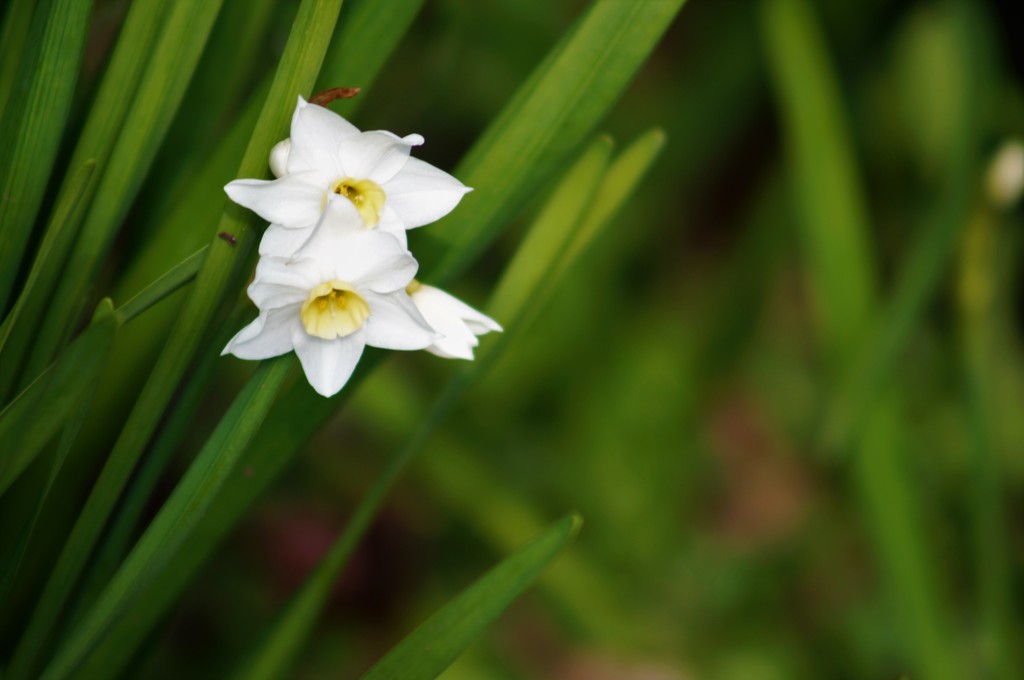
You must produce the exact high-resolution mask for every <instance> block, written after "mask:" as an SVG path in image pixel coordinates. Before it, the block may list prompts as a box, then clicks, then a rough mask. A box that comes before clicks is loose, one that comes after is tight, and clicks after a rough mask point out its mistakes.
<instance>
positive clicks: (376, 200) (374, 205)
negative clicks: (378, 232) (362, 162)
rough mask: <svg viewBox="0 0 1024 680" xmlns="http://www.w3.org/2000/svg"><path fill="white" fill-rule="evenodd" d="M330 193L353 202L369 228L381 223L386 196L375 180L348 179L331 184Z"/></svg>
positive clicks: (325, 197) (325, 198)
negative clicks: (381, 212)
mask: <svg viewBox="0 0 1024 680" xmlns="http://www.w3.org/2000/svg"><path fill="white" fill-rule="evenodd" d="M329 191H330V193H335V194H338V195H339V196H344V197H345V198H347V199H348V200H350V201H352V205H354V206H355V207H356V210H358V211H359V215H360V216H361V217H362V218H363V224H364V225H365V226H366V227H367V228H369V227H375V226H377V223H378V222H380V211H381V210H383V209H384V199H385V198H386V195H385V194H384V190H383V189H381V188H380V185H378V184H377V183H376V182H374V181H373V180H369V179H352V178H351V177H346V178H345V179H339V180H337V181H335V182H334V183H333V184H331V188H330V190H329ZM326 204H327V196H324V205H326Z"/></svg>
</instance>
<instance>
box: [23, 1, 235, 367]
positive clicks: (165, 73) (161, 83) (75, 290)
mask: <svg viewBox="0 0 1024 680" xmlns="http://www.w3.org/2000/svg"><path fill="white" fill-rule="evenodd" d="M222 2H223V0H179V1H178V2H175V3H172V6H171V9H170V14H169V16H168V17H167V19H166V22H165V23H164V24H163V26H162V30H161V31H160V32H159V34H158V40H157V44H156V46H155V48H154V49H153V57H152V59H151V60H150V62H149V65H148V67H147V68H146V71H145V74H144V75H143V76H142V80H141V83H140V85H139V89H138V92H137V93H136V96H135V100H134V103H133V105H132V108H131V110H130V112H129V114H128V115H127V116H126V118H125V121H124V126H123V128H122V130H121V133H120V135H119V137H118V139H117V143H116V144H115V145H114V148H113V150H112V152H111V154H110V162H109V165H108V166H107V168H106V170H105V171H104V172H103V177H102V178H101V180H100V183H99V186H98V187H97V189H96V195H95V196H94V198H93V202H92V205H91V206H90V210H89V213H88V215H86V217H85V222H84V223H83V224H82V228H81V232H80V233H79V235H78V240H77V241H76V242H75V247H74V249H73V250H72V251H71V254H70V256H69V258H68V262H67V264H66V265H65V267H64V269H63V271H62V274H61V282H60V285H61V288H62V289H63V290H66V291H67V294H66V295H59V296H54V297H53V300H52V303H51V306H50V309H49V310H48V312H47V315H46V318H45V319H44V321H43V324H42V326H41V329H40V333H39V338H38V342H37V344H36V347H35V348H34V350H33V352H32V357H31V360H30V361H29V364H28V366H27V367H26V375H27V377H29V378H31V376H32V372H33V371H34V370H38V369H39V368H40V367H41V366H44V365H46V364H47V363H48V362H49V361H50V359H51V358H52V356H53V353H54V352H55V351H56V350H57V349H58V347H59V345H60V344H61V343H63V342H64V341H65V340H66V338H67V337H68V335H69V334H70V333H71V331H72V329H73V326H74V323H75V321H76V320H77V318H78V316H79V315H80V314H81V310H82V308H83V305H84V303H85V302H86V301H87V300H88V296H89V294H90V292H91V291H92V281H93V279H94V278H95V276H96V273H97V271H98V269H99V267H100V264H101V263H102V260H103V258H104V257H105V256H106V253H107V251H108V250H109V248H110V245H111V243H112V241H113V238H114V236H115V234H116V233H117V229H118V227H119V226H120V224H121V222H122V221H123V220H124V218H125V216H126V215H127V214H128V210H129V208H130V207H131V202H132V200H133V199H134V198H135V196H136V194H137V193H138V191H139V189H140V188H141V187H142V180H143V178H144V177H145V176H146V172H147V171H148V169H149V167H150V165H151V163H152V162H153V159H154V158H155V157H156V153H157V151H158V150H159V148H160V143H161V141H162V140H163V138H164V136H165V135H166V134H167V130H168V128H169V127H170V125H171V122H172V121H173V119H174V114H175V112H176V111H177V110H178V106H179V104H180V103H181V100H182V98H183V97H184V95H185V88H186V87H187V86H188V83H189V80H190V79H191V77H192V73H193V71H194V70H195V66H196V64H197V63H198V61H199V57H200V55H201V54H202V51H203V48H204V47H205V45H206V39H207V38H208V37H209V35H210V30H211V29H212V28H213V22H214V20H215V19H216V18H217V13H218V12H219V11H220V6H221V3H222Z"/></svg>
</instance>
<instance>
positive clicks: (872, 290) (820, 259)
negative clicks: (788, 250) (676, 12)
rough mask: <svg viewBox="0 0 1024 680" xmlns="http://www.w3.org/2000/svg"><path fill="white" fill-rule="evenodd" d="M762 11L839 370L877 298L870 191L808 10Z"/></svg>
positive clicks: (810, 254)
mask: <svg viewBox="0 0 1024 680" xmlns="http://www.w3.org/2000/svg"><path fill="white" fill-rule="evenodd" d="M763 9H764V22H765V27H766V32H767V40H768V50H769V56H770V57H771V59H770V62H769V63H770V65H771V66H772V75H773V76H774V83H775V88H776V90H777V92H778V94H777V99H778V102H779V106H780V107H781V108H782V114H783V123H784V125H785V133H786V140H787V145H786V150H787V152H788V154H789V158H788V159H787V160H788V162H789V165H790V170H791V176H792V177H793V179H794V182H793V190H794V192H795V196H794V205H795V206H796V209H797V212H798V213H799V216H800V223H801V226H802V227H803V228H802V229H800V231H799V235H800V238H801V241H802V243H801V245H802V246H803V249H804V251H805V252H806V253H807V255H806V261H807V266H808V269H809V271H808V274H807V276H808V279H809V284H810V285H809V286H808V287H809V289H810V291H811V293H812V295H813V296H814V297H813V303H814V306H815V316H816V317H817V318H818V319H819V320H820V323H819V329H818V332H819V334H820V335H821V344H822V345H823V346H824V347H825V348H826V350H825V351H826V352H827V362H828V364H829V366H830V367H831V369H832V371H833V372H835V371H838V370H839V367H840V366H841V365H843V362H844V361H848V357H850V356H852V355H853V354H854V353H855V352H856V351H857V348H858V347H859V346H860V343H861V341H862V340H863V338H864V334H865V332H866V330H867V328H868V325H869V323H870V321H871V315H872V314H873V312H874V307H875V303H876V299H877V291H876V283H875V279H876V272H875V271H874V265H873V261H872V258H871V255H870V253H871V247H870V243H869V241H868V239H869V234H870V233H871V230H870V228H869V223H868V213H867V208H866V204H865V200H864V198H863V195H864V191H863V188H862V186H861V182H860V178H859V177H858V175H857V173H856V169H855V168H856V164H855V159H854V153H853V148H852V145H851V142H850V137H849V134H848V133H847V124H846V120H845V115H844V114H843V111H844V105H843V102H842V98H841V96H840V93H839V91H838V85H837V84H836V83H835V80H834V78H833V77H832V74H831V73H830V72H829V70H828V60H827V53H826V50H825V45H824V43H823V40H822V38H821V36H820V34H819V33H818V31H817V26H816V25H814V18H813V17H812V16H810V10H809V8H808V7H807V6H806V3H804V2H802V1H798V0H794V1H790V0H778V1H770V2H764V3H763ZM825 225H827V226H825Z"/></svg>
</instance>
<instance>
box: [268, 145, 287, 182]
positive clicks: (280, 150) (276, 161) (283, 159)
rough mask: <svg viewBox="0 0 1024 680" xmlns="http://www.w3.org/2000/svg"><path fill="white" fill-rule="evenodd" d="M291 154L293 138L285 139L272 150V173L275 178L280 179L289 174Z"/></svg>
mask: <svg viewBox="0 0 1024 680" xmlns="http://www.w3.org/2000/svg"><path fill="white" fill-rule="evenodd" d="M291 152H292V138H291V137H285V138H284V139H283V140H281V141H280V142H278V143H277V144H275V145H274V148H273V149H271V150H270V172H272V173H274V177H278V178H280V177H284V176H285V175H287V174H288V156H289V154H291Z"/></svg>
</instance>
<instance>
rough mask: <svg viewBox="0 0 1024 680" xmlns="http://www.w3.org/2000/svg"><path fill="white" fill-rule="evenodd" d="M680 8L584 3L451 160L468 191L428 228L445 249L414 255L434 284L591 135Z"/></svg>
mask: <svg viewBox="0 0 1024 680" xmlns="http://www.w3.org/2000/svg"><path fill="white" fill-rule="evenodd" d="M682 5H683V0H634V1H633V2H622V1H621V0H597V2H595V3H594V4H593V5H592V6H591V7H590V9H589V10H588V11H587V13H586V15H585V16H584V17H583V18H582V19H581V21H580V22H579V23H578V24H577V26H576V28H575V29H574V30H573V31H572V32H570V33H569V34H567V35H566V37H565V38H564V39H563V40H562V42H561V43H560V44H559V45H558V46H557V47H556V48H555V49H554V50H553V51H552V53H551V54H550V56H549V57H548V58H547V60H546V61H545V62H544V64H542V65H541V67H540V68H539V69H538V70H537V71H536V72H535V73H534V74H533V76H532V77H531V78H530V80H529V81H527V83H526V84H525V85H524V86H523V87H521V88H520V89H519V91H518V92H517V94H516V96H515V98H514V99H513V100H512V101H511V102H510V103H509V104H508V106H506V107H505V109H504V110H503V111H502V113H501V115H500V116H499V117H498V119H497V120H495V122H494V123H493V124H492V125H491V126H490V127H488V129H487V131H486V132H485V133H484V135H483V137H482V138H481V139H480V140H479V141H478V142H477V143H476V144H475V145H474V146H473V149H472V150H471V151H470V153H469V155H468V156H467V157H466V158H465V160H463V162H462V163H461V164H460V166H459V169H458V171H457V173H456V174H457V175H458V176H459V177H460V178H461V179H462V180H463V181H464V182H465V183H466V184H467V185H469V186H472V187H474V188H475V191H474V192H473V193H472V194H469V195H468V196H466V198H465V199H464V200H463V201H462V203H461V204H460V206H459V211H458V214H457V215H451V216H449V217H448V218H446V219H444V220H442V221H441V222H440V223H438V224H437V225H434V226H432V227H431V229H430V232H429V233H430V235H431V236H432V237H434V238H436V239H438V240H439V241H440V242H441V243H442V244H443V246H444V252H443V254H440V256H439V257H438V256H435V258H434V260H433V261H432V260H431V258H430V257H422V258H421V261H423V263H424V268H426V269H427V270H428V271H429V272H430V274H431V276H432V277H433V278H434V279H435V280H437V281H439V282H440V283H442V284H443V283H447V282H448V281H449V280H451V279H452V278H453V277H455V276H456V275H458V274H459V273H460V272H461V271H462V270H463V269H464V268H465V267H466V266H467V265H468V264H469V263H470V262H471V261H472V260H473V259H474V258H475V257H477V256H478V255H479V254H480V253H481V252H482V251H483V249H484V248H485V247H486V246H487V245H488V244H489V243H490V242H491V241H492V240H493V239H494V238H495V237H496V236H497V235H498V233H499V230H500V228H501V226H502V225H503V224H504V223H505V222H504V220H502V219H499V216H508V215H509V214H511V215H515V214H516V213H517V212H518V208H520V207H521V206H522V205H524V204H525V203H526V202H527V200H528V199H529V197H530V196H531V195H532V194H534V193H536V192H537V191H538V190H540V189H541V188H542V187H543V186H544V183H545V182H547V181H548V179H549V178H550V177H551V176H552V175H553V174H554V172H555V171H556V170H557V169H558V168H559V167H560V166H561V165H562V164H564V163H565V161H566V159H567V157H568V156H569V154H571V153H572V151H573V149H575V148H576V147H577V146H578V145H579V144H580V143H581V142H582V141H583V140H584V139H586V138H587V137H588V136H590V134H592V131H593V129H594V126H595V125H597V123H598V122H599V121H600V120H601V118H603V117H604V115H605V114H606V113H607V111H608V109H610V108H611V106H612V104H613V103H614V102H615V101H616V100H617V99H618V97H619V96H620V95H621V93H622V91H623V90H624V89H625V87H626V85H628V84H629V81H630V80H631V79H632V77H633V75H634V74H635V73H636V71H637V70H638V69H639V67H640V66H641V64H643V63H644V61H645V60H646V58H647V56H648V55H649V54H650V53H651V50H653V49H654V46H655V45H657V43H658V40H659V39H660V38H661V36H662V34H663V33H664V31H665V30H666V29H667V28H668V26H669V24H670V23H671V22H672V19H673V18H674V17H675V15H676V13H677V12H678V11H679V10H680V8H681V7H682ZM426 254H427V255H428V256H429V254H430V251H427V252H426ZM435 265H436V266H435Z"/></svg>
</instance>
